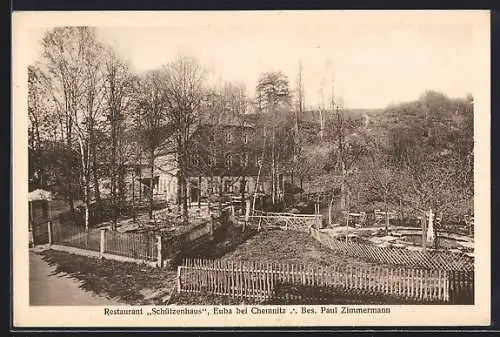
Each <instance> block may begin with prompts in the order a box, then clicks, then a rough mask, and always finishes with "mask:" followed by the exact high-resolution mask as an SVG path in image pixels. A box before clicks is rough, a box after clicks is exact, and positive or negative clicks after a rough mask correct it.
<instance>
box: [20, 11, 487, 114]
mask: <svg viewBox="0 0 500 337" xmlns="http://www.w3.org/2000/svg"><path fill="white" fill-rule="evenodd" d="M383 13H385V14H376V13H374V12H371V13H367V12H364V11H363V12H361V14H359V13H352V12H343V11H340V12H330V11H324V12H323V11H320V12H294V13H290V12H285V13H280V12H266V13H259V12H257V13H248V12H247V13H241V12H236V13H227V12H225V13H224V12H220V13H219V12H217V13H215V14H209V13H195V12H193V13H185V14H177V15H170V16H169V15H167V16H163V17H161V16H156V15H151V16H149V17H148V16H145V15H142V16H139V17H137V19H136V20H133V18H132V17H131V18H129V19H127V18H121V19H119V18H113V19H109V20H106V17H103V18H102V20H103V21H92V20H90V21H78V20H77V19H75V20H74V21H71V22H74V23H75V24H76V23H78V24H81V22H85V23H86V22H88V24H89V25H93V26H96V27H97V31H98V36H99V37H100V38H101V39H103V40H104V41H106V42H107V43H110V44H111V45H113V46H114V47H115V48H116V50H117V51H118V53H119V54H120V55H121V56H122V57H123V58H125V59H127V60H128V61H130V63H131V64H132V66H133V67H134V68H135V69H136V70H137V71H145V70H149V69H154V68H157V67H160V66H161V65H162V64H165V63H167V62H169V61H172V60H173V59H174V58H175V56H176V55H178V54H180V53H181V54H185V55H189V56H194V57H196V58H197V59H198V60H199V61H200V63H201V64H203V65H204V66H205V67H207V70H208V72H207V77H208V80H209V81H211V82H215V83H220V82H222V81H237V82H241V83H243V84H244V85H245V86H246V88H247V91H248V94H249V95H253V94H254V92H255V86H256V84H257V81H258V76H259V75H260V74H261V73H263V72H266V71H276V70H281V71H283V72H284V73H285V74H286V75H287V76H288V77H289V80H290V86H291V87H292V89H293V87H294V86H295V81H296V76H297V72H298V68H299V63H301V64H302V69H303V80H304V89H305V101H306V106H308V107H315V106H318V105H321V104H322V102H326V101H327V99H328V97H329V95H330V93H331V88H332V83H334V86H333V87H334V93H335V96H336V97H338V98H341V99H342V100H343V102H344V105H345V106H346V107H349V108H383V107H385V106H387V105H388V104H391V103H397V102H402V101H410V100H414V99H417V98H418V97H419V95H420V94H422V93H423V92H424V91H425V90H436V91H440V92H443V93H445V94H447V95H449V96H451V97H463V96H465V95H466V94H468V93H471V94H474V92H473V91H474V81H475V77H474V76H475V65H476V64H477V62H478V60H477V58H476V53H475V49H474V46H475V41H476V40H475V38H477V36H476V35H475V23H476V22H477V17H475V16H473V15H464V12H460V11H455V13H451V12H446V13H435V14H432V15H430V14H429V13H421V14H420V15H419V14H418V12H416V13H401V12H400V13H399V14H397V12H396V13H389V14H388V13H387V12H383ZM466 14H467V13H466ZM47 26H48V27H50V25H48V24H46V25H45V26H44V27H43V28H40V27H34V28H33V29H31V30H30V32H31V33H30V34H29V39H30V43H31V44H32V46H33V48H32V49H31V52H30V54H31V55H30V56H29V57H30V58H31V59H33V60H34V59H36V58H37V57H38V55H39V52H40V48H39V47H38V43H39V40H40V37H41V36H42V34H43V32H44V30H45V29H46V28H47ZM321 92H323V95H321Z"/></svg>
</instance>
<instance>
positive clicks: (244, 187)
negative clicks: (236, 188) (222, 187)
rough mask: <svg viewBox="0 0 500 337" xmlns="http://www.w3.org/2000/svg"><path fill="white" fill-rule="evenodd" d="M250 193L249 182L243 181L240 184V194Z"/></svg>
mask: <svg viewBox="0 0 500 337" xmlns="http://www.w3.org/2000/svg"><path fill="white" fill-rule="evenodd" d="M244 192H248V186H247V181H246V180H242V181H241V182H240V193H244Z"/></svg>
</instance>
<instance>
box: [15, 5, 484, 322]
mask: <svg viewBox="0 0 500 337" xmlns="http://www.w3.org/2000/svg"><path fill="white" fill-rule="evenodd" d="M12 22H13V23H12V27H13V31H12V34H13V35H12V36H13V40H12V41H13V54H12V60H13V66H12V71H13V74H12V79H13V80H12V88H13V107H12V111H13V112H12V114H13V115H12V116H13V118H12V130H13V133H12V134H13V139H12V143H13V164H12V165H13V166H12V184H13V185H12V201H13V211H12V234H13V236H12V238H13V242H12V243H13V245H12V246H13V254H12V261H13V263H12V265H13V293H12V301H13V324H14V327H16V328H26V327H39V328H43V327H65V328H71V327H89V328H90V327H92V328H96V327H114V328H119V327H165V328H178V327H188V328H189V327H193V328H195V327H207V328H216V327H287V326H293V327H329V326H331V327H333V326H350V327H367V326H371V327H374V326H387V327H393V326H485V325H489V324H490V299H491V296H490V289H491V285H490V180H489V179H490V171H489V170H490V105H489V102H490V14H489V12H488V11H423V10H422V11H368V10H366V11H312V10H311V11H211V12H209V11H185V12H182V11H180V12H175V11H172V12H168V11H164V12H162V11H150V12H144V11H143V12H119V11H116V12H111V11H109V12H106V11H102V12H97V11H96V12H69V11H68V12H29V11H26V12H14V13H13V20H12ZM476 224H477V225H478V226H477V227H475V225H476Z"/></svg>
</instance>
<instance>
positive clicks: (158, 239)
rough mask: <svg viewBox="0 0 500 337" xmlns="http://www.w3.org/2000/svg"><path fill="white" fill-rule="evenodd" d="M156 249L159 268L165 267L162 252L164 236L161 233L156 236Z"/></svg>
mask: <svg viewBox="0 0 500 337" xmlns="http://www.w3.org/2000/svg"><path fill="white" fill-rule="evenodd" d="M156 249H157V251H158V254H157V262H156V264H157V266H158V267H159V268H162V267H163V254H162V237H161V235H157V236H156Z"/></svg>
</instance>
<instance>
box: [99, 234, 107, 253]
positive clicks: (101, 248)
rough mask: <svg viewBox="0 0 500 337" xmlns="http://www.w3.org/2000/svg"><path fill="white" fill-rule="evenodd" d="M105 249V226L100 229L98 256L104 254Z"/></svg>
mask: <svg viewBox="0 0 500 337" xmlns="http://www.w3.org/2000/svg"><path fill="white" fill-rule="evenodd" d="M105 251H106V228H102V229H101V242H100V245H99V257H100V258H102V257H103V256H104V252H105Z"/></svg>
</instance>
